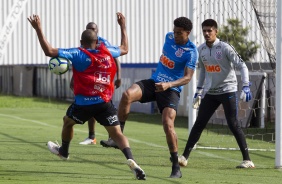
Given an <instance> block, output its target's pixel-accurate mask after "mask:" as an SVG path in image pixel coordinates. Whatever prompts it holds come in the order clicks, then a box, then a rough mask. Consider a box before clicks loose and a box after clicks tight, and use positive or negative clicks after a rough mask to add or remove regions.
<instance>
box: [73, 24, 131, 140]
mask: <svg viewBox="0 0 282 184" xmlns="http://www.w3.org/2000/svg"><path fill="white" fill-rule="evenodd" d="M86 29H91V30H93V31H95V32H96V34H97V35H98V30H99V29H98V26H97V24H95V23H94V22H89V23H88V24H87V25H86ZM100 43H104V45H105V46H106V47H111V46H112V45H111V44H110V43H109V42H108V40H106V39H105V38H103V37H100V36H98V44H100ZM125 54H127V51H126V50H120V55H121V56H122V55H125ZM114 60H115V62H116V65H117V75H116V80H115V87H116V89H117V88H119V87H120V85H121V67H120V62H119V60H118V59H117V58H114ZM70 88H71V89H72V90H73V78H71V82H70ZM95 123H96V121H95V118H93V117H92V118H90V119H89V120H88V137H87V138H86V139H85V140H84V141H82V142H80V143H79V144H82V145H89V144H96V137H95Z"/></svg>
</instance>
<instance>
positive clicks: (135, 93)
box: [111, 17, 198, 178]
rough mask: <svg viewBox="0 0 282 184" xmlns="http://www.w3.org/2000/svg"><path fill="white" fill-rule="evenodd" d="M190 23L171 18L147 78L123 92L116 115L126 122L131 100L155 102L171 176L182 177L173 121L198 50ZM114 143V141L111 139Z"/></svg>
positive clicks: (192, 72) (189, 78)
mask: <svg viewBox="0 0 282 184" xmlns="http://www.w3.org/2000/svg"><path fill="white" fill-rule="evenodd" d="M191 30H192V22H191V21H190V20H189V19H188V18H186V17H179V18H177V19H175V20H174V28H173V32H169V33H167V34H166V37H165V43H164V46H163V50H162V55H161V56H160V60H159V63H158V66H157V69H156V72H155V73H153V75H152V76H151V78H150V79H146V80H141V81H139V82H136V83H135V84H133V85H132V86H131V87H130V88H128V89H127V90H126V91H125V92H124V93H123V94H122V98H121V101H120V103H119V108H118V117H119V120H120V123H121V127H122V125H124V124H125V121H126V119H127V118H128V115H129V112H130V105H131V103H133V102H136V101H139V102H141V103H146V102H152V101H156V102H157V105H158V108H159V111H160V113H161V114H162V120H161V121H162V125H163V129H164V132H165V134H166V141H167V145H168V148H169V152H170V155H171V160H172V171H171V175H170V177H171V178H181V177H182V174H181V171H180V166H179V164H178V145H177V135H176V132H175V130H174V120H175V117H176V111H177V107H178V103H179V98H180V92H181V90H182V88H183V85H185V84H187V83H189V81H190V80H191V78H192V76H193V74H194V70H195V67H196V62H197V60H198V51H197V47H196V46H195V44H194V43H192V42H191V41H190V40H189V34H190V33H191ZM111 143H113V141H112V142H111Z"/></svg>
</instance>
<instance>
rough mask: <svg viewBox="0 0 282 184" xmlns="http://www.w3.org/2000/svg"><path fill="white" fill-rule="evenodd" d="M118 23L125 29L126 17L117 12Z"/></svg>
mask: <svg viewBox="0 0 282 184" xmlns="http://www.w3.org/2000/svg"><path fill="white" fill-rule="evenodd" d="M117 21H118V24H119V25H120V27H125V17H124V15H123V14H122V13H120V12H117Z"/></svg>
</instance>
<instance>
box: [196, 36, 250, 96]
mask: <svg viewBox="0 0 282 184" xmlns="http://www.w3.org/2000/svg"><path fill="white" fill-rule="evenodd" d="M198 52H199V67H200V74H199V80H198V87H203V88H204V93H207V94H211V95H219V94H224V93H229V92H236V91H237V90H238V89H237V77H236V73H235V69H234V68H235V67H236V68H237V69H238V70H239V71H240V73H241V76H242V82H243V84H249V72H248V68H247V66H246V64H245V63H244V61H242V59H241V58H240V56H239V55H238V53H237V52H236V51H235V49H234V48H233V47H232V46H231V45H229V44H228V43H225V42H223V41H220V40H219V39H218V38H217V39H216V40H215V42H214V43H213V45H212V47H211V48H210V47H208V46H207V45H206V43H203V44H202V45H200V46H199V47H198Z"/></svg>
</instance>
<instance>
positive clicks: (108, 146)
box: [100, 138, 119, 149]
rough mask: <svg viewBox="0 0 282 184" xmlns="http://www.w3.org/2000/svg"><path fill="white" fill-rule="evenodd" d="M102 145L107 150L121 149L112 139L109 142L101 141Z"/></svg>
mask: <svg viewBox="0 0 282 184" xmlns="http://www.w3.org/2000/svg"><path fill="white" fill-rule="evenodd" d="M100 144H101V145H102V146H103V147H107V148H110V147H112V148H116V149H119V147H118V145H117V144H116V143H115V141H114V140H113V139H111V138H109V139H108V140H107V141H106V140H101V141H100Z"/></svg>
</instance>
